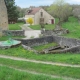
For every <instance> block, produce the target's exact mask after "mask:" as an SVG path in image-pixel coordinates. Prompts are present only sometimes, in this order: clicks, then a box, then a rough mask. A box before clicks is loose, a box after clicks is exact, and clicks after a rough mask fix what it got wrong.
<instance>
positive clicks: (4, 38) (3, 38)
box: [0, 36, 24, 41]
mask: <svg viewBox="0 0 80 80" xmlns="http://www.w3.org/2000/svg"><path fill="white" fill-rule="evenodd" d="M20 38H24V37H23V36H13V37H12V39H20ZM8 39H9V37H8V36H2V37H0V41H5V40H8Z"/></svg>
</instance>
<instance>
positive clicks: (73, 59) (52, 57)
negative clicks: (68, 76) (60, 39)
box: [0, 46, 80, 64]
mask: <svg viewBox="0 0 80 80" xmlns="http://www.w3.org/2000/svg"><path fill="white" fill-rule="evenodd" d="M0 54H3V55H10V56H16V57H23V58H27V59H36V60H42V61H52V62H62V63H69V64H80V54H72V53H66V54H65V53H61V54H44V55H40V54H35V53H34V52H32V51H28V50H25V49H23V48H22V47H21V46H20V47H17V48H10V49H6V50H2V49H0Z"/></svg>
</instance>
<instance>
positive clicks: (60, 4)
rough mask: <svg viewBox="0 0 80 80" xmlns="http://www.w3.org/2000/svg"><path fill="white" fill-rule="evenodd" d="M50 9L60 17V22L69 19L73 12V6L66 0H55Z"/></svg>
mask: <svg viewBox="0 0 80 80" xmlns="http://www.w3.org/2000/svg"><path fill="white" fill-rule="evenodd" d="M48 10H49V12H51V14H52V15H53V16H55V17H57V18H59V23H58V24H60V23H61V22H63V21H67V20H68V17H69V16H70V15H71V13H72V7H71V6H70V5H69V4H68V3H66V2H65V0H55V1H54V3H53V4H52V5H51V6H50V7H49V9H48Z"/></svg>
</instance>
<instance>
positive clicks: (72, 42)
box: [53, 36, 80, 47]
mask: <svg viewBox="0 0 80 80" xmlns="http://www.w3.org/2000/svg"><path fill="white" fill-rule="evenodd" d="M53 41H54V42H57V43H58V44H59V45H60V46H62V47H73V46H77V45H80V40H79V39H72V38H65V37H61V36H53Z"/></svg>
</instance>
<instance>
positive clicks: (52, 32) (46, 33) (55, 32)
mask: <svg viewBox="0 0 80 80" xmlns="http://www.w3.org/2000/svg"><path fill="white" fill-rule="evenodd" d="M67 33H69V31H68V30H67V29H61V30H45V31H42V34H43V35H44V36H49V35H62V34H67Z"/></svg>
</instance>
